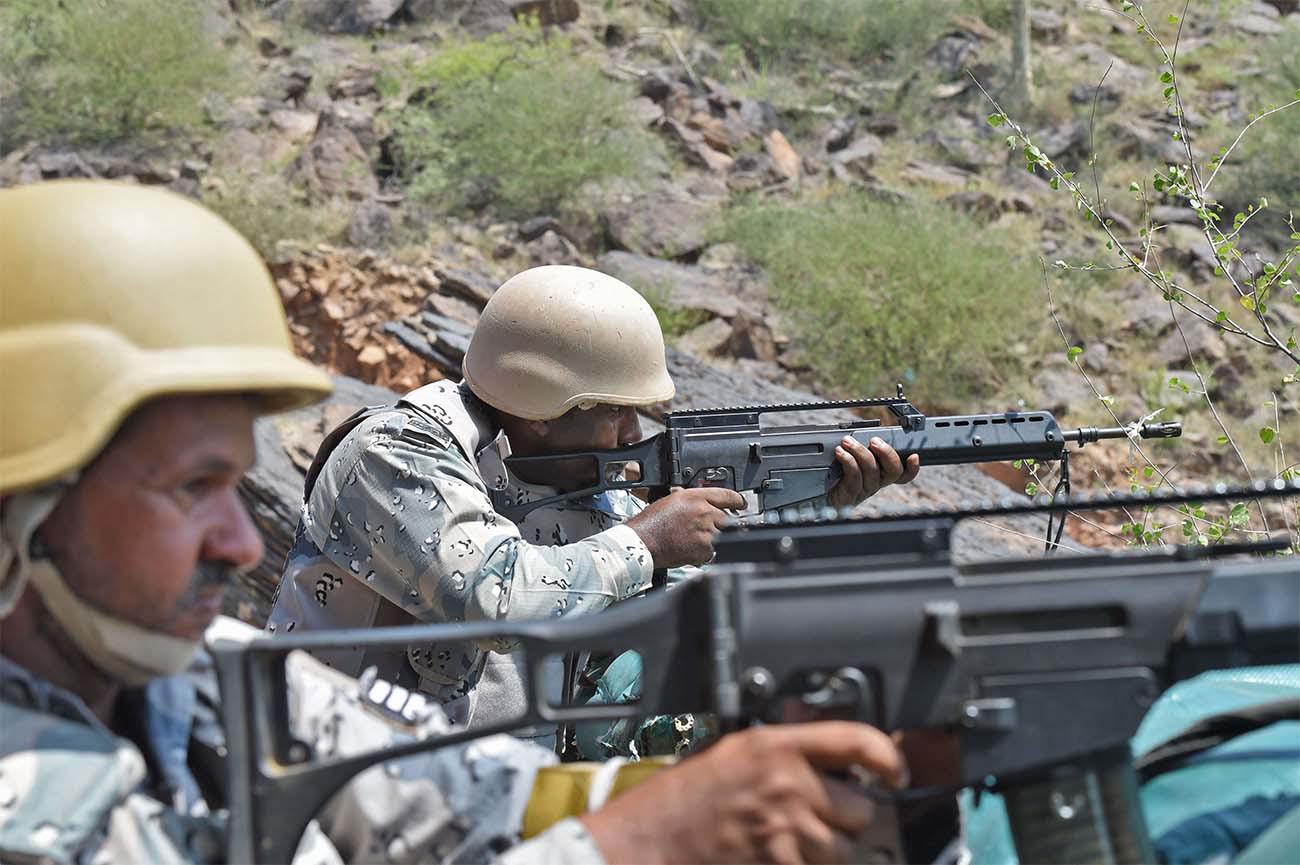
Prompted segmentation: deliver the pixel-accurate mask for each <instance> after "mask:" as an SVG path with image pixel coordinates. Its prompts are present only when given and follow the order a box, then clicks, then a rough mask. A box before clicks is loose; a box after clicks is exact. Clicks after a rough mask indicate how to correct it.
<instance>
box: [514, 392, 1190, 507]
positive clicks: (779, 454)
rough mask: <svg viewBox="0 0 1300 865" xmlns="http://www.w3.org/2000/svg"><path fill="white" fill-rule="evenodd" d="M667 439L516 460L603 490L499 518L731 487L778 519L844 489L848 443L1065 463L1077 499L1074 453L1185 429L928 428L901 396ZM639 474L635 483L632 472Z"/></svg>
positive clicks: (702, 417) (975, 423)
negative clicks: (598, 497) (881, 415)
mask: <svg viewBox="0 0 1300 865" xmlns="http://www.w3.org/2000/svg"><path fill="white" fill-rule="evenodd" d="M851 408H886V409H888V410H889V412H890V413H891V414H892V415H893V416H894V418H895V419H897V421H898V424H897V425H895V426H882V425H881V423H880V421H878V420H865V419H864V420H853V421H841V422H836V423H826V424H800V425H794V426H779V425H767V424H764V423H763V420H764V417H765V416H771V415H774V414H779V413H782V412H809V411H828V410H833V409H851ZM664 427H665V428H664V431H663V432H661V433H659V434H658V435H654V436H651V437H650V438H647V439H646V440H644V441H641V442H638V443H637V444H634V445H629V446H627V447H621V448H612V449H607V450H587V451H573V452H569V453H562V454H548V455H545V456H526V457H510V458H508V459H507V460H506V465H507V466H509V467H511V468H520V467H537V466H541V465H552V466H563V467H565V468H569V467H571V466H573V465H574V464H585V465H586V466H588V467H589V471H588V472H587V476H588V477H592V478H597V479H598V481H597V483H596V484H595V485H593V486H589V487H586V488H584V489H580V490H573V491H569V492H564V493H560V494H557V495H554V496H547V497H545V498H541V499H536V500H534V501H530V502H523V503H518V502H508V501H503V502H496V503H495V504H496V507H497V510H498V511H499V512H500V513H501V514H502V515H504V516H506V517H508V518H509V519H511V520H515V521H518V520H520V519H522V518H523V517H524V516H525V515H526V514H528V513H529V512H530V511H532V510H534V509H536V508H539V507H542V506H544V505H549V504H554V503H556V502H561V501H565V500H567V499H573V498H578V497H582V496H590V495H595V494H597V493H600V492H603V491H605V490H611V489H631V488H648V489H649V490H650V491H651V495H652V497H657V496H660V495H664V494H666V493H667V492H668V490H669V489H670V488H672V487H698V486H707V487H727V488H729V489H733V490H737V491H740V492H747V491H752V492H754V493H756V494H757V497H758V505H759V509H760V510H764V511H767V510H778V509H780V508H784V507H787V506H789V505H793V504H796V503H798V502H803V501H807V500H809V499H813V498H816V497H818V496H823V495H825V494H826V493H828V492H830V490H831V488H832V487H833V486H835V483H836V482H837V481H838V480H839V478H840V475H841V471H840V467H839V464H838V463H837V462H836V461H835V448H836V446H838V445H839V443H840V441H841V440H842V439H843V438H844V437H845V436H852V437H853V438H855V439H857V440H858V441H861V442H863V443H866V442H868V441H870V440H871V439H872V438H874V437H879V438H881V439H883V440H884V441H885V442H886V443H887V444H889V445H890V446H891V447H893V449H894V450H896V451H898V453H899V456H901V457H903V458H904V459H906V458H907V457H908V456H910V455H912V454H919V455H920V457H921V465H923V466H941V465H956V464H959V463H985V462H1000V461H1005V460H1021V459H1032V460H1038V461H1040V462H1045V461H1052V460H1057V461H1061V463H1062V479H1063V481H1064V482H1065V485H1064V487H1063V488H1062V489H1063V491H1064V492H1068V491H1069V485H1068V477H1069V473H1068V460H1069V450H1068V449H1067V445H1069V444H1070V443H1075V444H1078V445H1080V446H1082V445H1084V444H1087V443H1089V442H1095V441H1099V440H1100V439H1119V438H1127V437H1130V436H1132V437H1134V438H1137V437H1141V438H1144V439H1150V438H1174V437H1176V436H1180V435H1182V432H1183V428H1182V424H1180V423H1176V422H1170V423H1144V424H1137V425H1135V426H1133V427H1131V428H1125V427H1103V428H1097V427H1081V428H1079V429H1061V426H1060V424H1058V423H1057V421H1056V418H1055V417H1053V416H1052V413H1051V412H1047V411H1029V412H1019V411H1009V412H1002V413H999V414H973V415H955V416H951V417H932V418H927V417H926V416H925V415H924V414H922V413H921V412H920V411H919V410H917V409H916V408H915V407H914V406H913V405H912V404H911V403H910V402H909V401H908V400H907V398H906V397H905V396H904V395H903V386H902V385H901V384H900V385H898V388H897V394H896V395H895V396H892V397H881V398H877V399H858V400H836V401H830V402H809V403H788V404H780V405H762V406H749V407H737V408H708V409H694V410H690V411H677V412H670V413H668V414H667V415H665V416H664ZM628 466H632V467H634V469H635V471H634V472H632V474H633V475H634V477H629V478H625V477H624V469H625V468H626V467H628Z"/></svg>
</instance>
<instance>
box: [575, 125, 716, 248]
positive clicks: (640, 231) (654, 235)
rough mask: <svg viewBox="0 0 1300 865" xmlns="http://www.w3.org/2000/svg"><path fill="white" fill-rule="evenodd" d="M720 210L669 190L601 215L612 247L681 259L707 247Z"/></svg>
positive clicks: (619, 204)
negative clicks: (714, 221) (710, 230)
mask: <svg viewBox="0 0 1300 865" xmlns="http://www.w3.org/2000/svg"><path fill="white" fill-rule="evenodd" d="M710 149H711V148H710ZM719 155H721V154H719ZM718 208H719V204H718V203H717V202H713V201H710V202H705V201H701V200H700V199H698V198H695V197H694V196H691V195H689V194H686V193H684V192H683V191H682V190H678V189H674V188H672V187H666V188H662V189H660V190H657V191H653V192H650V193H647V194H645V195H643V196H642V197H640V198H636V199H631V200H626V201H618V202H616V203H613V204H607V205H605V206H604V207H603V208H602V209H601V211H600V214H599V216H600V222H601V225H602V226H603V227H604V230H605V234H606V236H607V238H608V241H609V245H610V246H611V247H613V248H615V249H623V250H627V251H629V252H634V253H639V254H641V255H648V256H655V257H657V258H678V257H680V256H684V255H690V254H691V253H694V252H696V251H697V250H699V249H702V248H703V247H704V246H705V244H706V243H707V242H708V232H709V229H710V227H711V226H712V223H713V220H714V219H715V217H716V215H717V212H718Z"/></svg>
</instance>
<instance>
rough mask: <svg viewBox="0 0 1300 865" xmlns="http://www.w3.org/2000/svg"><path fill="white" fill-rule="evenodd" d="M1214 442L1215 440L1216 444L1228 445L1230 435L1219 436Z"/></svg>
mask: <svg viewBox="0 0 1300 865" xmlns="http://www.w3.org/2000/svg"><path fill="white" fill-rule="evenodd" d="M1214 442H1215V444H1221V445H1226V444H1227V443H1228V437H1227V436H1219V437H1218V438H1217V439H1215V440H1214Z"/></svg>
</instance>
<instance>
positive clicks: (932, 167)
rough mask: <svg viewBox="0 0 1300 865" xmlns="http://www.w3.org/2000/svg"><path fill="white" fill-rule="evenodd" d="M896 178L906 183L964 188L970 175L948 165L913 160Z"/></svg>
mask: <svg viewBox="0 0 1300 865" xmlns="http://www.w3.org/2000/svg"><path fill="white" fill-rule="evenodd" d="M898 177H899V179H900V180H903V181H905V182H907V183H915V184H923V185H928V186H937V187H958V188H964V187H965V186H966V181H967V180H968V179H969V178H970V173H969V172H966V171H962V170H961V169H960V168H956V167H953V166H949V165H936V164H935V163H933V162H925V161H923V160H919V159H913V160H910V161H908V163H907V165H906V166H904V167H903V170H902V171H900V172H899V173H898Z"/></svg>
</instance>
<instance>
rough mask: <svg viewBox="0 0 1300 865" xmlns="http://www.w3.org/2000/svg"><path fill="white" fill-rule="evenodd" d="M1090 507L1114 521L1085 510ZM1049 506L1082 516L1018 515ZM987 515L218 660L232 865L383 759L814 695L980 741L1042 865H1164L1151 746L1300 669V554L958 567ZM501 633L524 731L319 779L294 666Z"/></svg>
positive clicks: (768, 549)
mask: <svg viewBox="0 0 1300 865" xmlns="http://www.w3.org/2000/svg"><path fill="white" fill-rule="evenodd" d="M1298 494H1300V483H1294V482H1293V483H1289V484H1287V483H1283V482H1274V483H1272V484H1268V485H1264V484H1257V485H1255V486H1254V487H1252V488H1249V489H1235V490H1229V489H1226V488H1219V489H1217V490H1215V491H1213V492H1208V493H1205V494H1202V495H1198V496H1194V497H1188V496H1172V497H1169V496H1166V497H1153V496H1137V497H1128V498H1123V499H1115V500H1111V501H1109V502H1106V503H1105V504H1104V506H1120V505H1128V504H1132V505H1137V504H1142V503H1148V504H1149V503H1152V502H1156V501H1166V502H1171V503H1172V502H1184V501H1189V500H1195V501H1206V500H1210V499H1228V498H1244V497H1250V496H1255V497H1259V496H1280V495H1298ZM1088 506H1092V507H1100V506H1103V504H1099V503H1097V502H1092V503H1088V502H1084V503H1077V502H1076V503H1071V504H1070V507H1071V508H1076V507H1088ZM1035 507H1036V508H1037V509H1038V510H1040V511H1043V510H1058V509H1060V508H1061V504H1060V503H1049V504H1046V505H1037V506H1034V505H1029V506H1024V505H1021V506H1018V507H1015V508H1011V509H1008V512H1013V513H1024V512H1026V511H1031V510H1033V509H1034V508H1035ZM998 512H999V511H998V510H997V509H994V508H985V509H982V510H978V511H972V512H971V513H981V514H990V513H998ZM966 515H967V513H966V512H952V513H931V514H925V515H921V516H919V517H918V516H913V517H912V518H911V519H897V518H895V519H891V520H886V521H869V520H868V521H853V520H838V521H831V522H818V523H808V524H799V525H762V526H758V527H754V528H748V529H733V530H729V531H727V532H724V534H723V537H722V538H721V539H720V542H719V562H720V564H717V565H715V566H714V567H712V568H711V570H710V573H709V574H708V575H707V576H706V577H703V578H694V579H691V580H688V581H686V582H685V583H683V584H681V585H680V586H678V587H677V588H674V589H673V590H672V591H669V592H657V593H653V594H651V595H650V596H647V597H646V598H643V599H640V600H638V601H636V602H635V603H626V604H619V605H617V606H615V607H613V608H611V609H609V610H607V611H605V612H602V613H600V614H597V615H590V616H579V617H565V618H561V619H551V620H545V621H532V622H521V623H495V622H485V623H475V624H462V625H421V626H412V627H403V628H384V629H373V630H355V631H338V632H315V633H307V634H302V635H297V634H294V635H287V636H277V637H266V636H259V637H255V638H253V639H252V640H251V641H247V642H243V643H236V642H231V641H221V642H218V643H216V644H215V645H213V646H212V647H211V648H212V651H213V655H214V658H215V660H216V663H217V668H218V673H219V675H220V678H221V685H222V694H223V720H224V723H225V727H226V730H227V732H228V734H229V736H230V742H229V748H230V753H231V760H230V767H231V774H232V777H231V783H230V790H231V802H230V809H231V850H230V857H231V858H232V860H234V861H250V862H266V861H287V860H288V859H289V858H290V857H291V856H292V854H293V851H294V849H295V847H296V844H297V841H298V838H299V837H300V836H301V833H302V831H303V829H304V828H305V826H306V824H307V822H308V821H309V820H310V819H311V818H312V817H313V816H314V815H315V814H316V812H317V811H318V810H319V809H320V807H321V806H323V805H324V804H325V803H326V802H327V801H328V799H329V797H330V796H332V795H333V793H334V792H335V791H337V790H338V789H339V788H340V787H341V786H343V784H345V783H346V782H347V781H348V779H350V778H351V777H352V776H353V775H355V774H357V773H358V772H360V771H361V770H362V769H364V768H366V767H367V766H370V765H374V764H375V763H378V762H381V761H387V760H391V759H395V758H399V757H402V756H405V755H409V754H412V753H416V752H419V751H424V750H431V749H433V748H438V747H443V746H446V745H450V744H455V743H457V742H463V741H466V740H467V739H471V738H475V737H478V736H484V735H488V734H491V733H495V732H504V731H507V730H511V729H518V728H522V727H526V726H529V725H531V724H535V723H540V722H550V723H575V722H580V721H592V720H604V721H609V720H615V719H619V718H630V717H639V716H643V715H648V714H680V713H685V712H713V713H716V714H718V715H720V716H721V717H722V718H724V719H726V720H730V721H736V722H746V721H752V720H769V721H770V720H776V719H777V718H779V717H780V716H781V714H782V710H783V708H784V707H785V706H786V705H787V701H790V700H793V701H796V702H799V703H802V704H803V705H804V706H805V707H809V708H816V709H818V710H824V709H826V708H828V707H830V708H835V707H838V708H840V709H841V710H843V711H844V712H846V713H848V714H849V715H851V716H853V717H856V718H858V719H860V720H863V721H867V722H870V723H873V724H876V725H878V726H880V727H882V728H884V729H888V730H892V729H909V728H916V727H935V726H939V727H946V728H949V729H951V730H955V731H957V732H958V733H959V734H960V738H961V744H962V750H961V777H962V778H963V779H965V782H966V783H968V784H970V785H972V786H976V787H977V788H979V787H984V786H987V785H986V779H988V778H990V777H991V778H994V779H996V785H997V789H999V790H1001V791H1002V792H1004V793H1005V794H1006V797H1007V803H1008V812H1009V815H1010V817H1011V821H1012V831H1013V836H1014V837H1015V840H1016V844H1017V847H1018V849H1019V850H1020V855H1021V858H1022V860H1023V861H1044V862H1046V861H1061V862H1068V861H1082V860H1083V859H1085V858H1088V857H1091V856H1093V855H1094V854H1096V855H1103V854H1104V855H1105V856H1107V857H1109V858H1110V859H1111V861H1150V855H1151V851H1150V847H1149V842H1148V841H1147V838H1146V832H1145V827H1144V825H1143V823H1142V818H1141V813H1140V811H1139V810H1138V809H1137V800H1136V792H1135V791H1136V779H1135V776H1134V773H1133V767H1132V761H1131V757H1130V756H1129V754H1128V745H1127V743H1128V740H1129V738H1130V737H1131V736H1132V735H1133V733H1134V731H1135V730H1136V728H1137V725H1138V722H1139V721H1140V719H1141V718H1142V716H1143V714H1144V713H1145V711H1146V709H1147V708H1148V707H1149V706H1150V705H1151V702H1152V701H1153V700H1154V699H1155V698H1156V696H1158V694H1159V693H1160V691H1161V690H1162V689H1163V688H1164V687H1166V686H1168V685H1169V684H1171V683H1172V682H1173V681H1176V680H1178V679H1179V678H1181V677H1184V676H1187V675H1191V674H1193V673H1195V672H1198V671H1200V670H1201V669H1204V668H1207V667H1208V666H1219V665H1233V666H1236V665H1249V664H1260V663H1278V662H1296V661H1300V559H1297V557H1295V556H1278V557H1273V558H1266V559H1256V560H1252V561H1221V560H1217V559H1216V558H1214V557H1213V556H1212V555H1198V554H1196V551H1189V550H1187V549H1186V548H1179V549H1172V550H1171V549H1167V548H1166V549H1163V550H1162V551H1158V552H1144V553H1139V554H1132V553H1126V554H1098V555H1089V556H1079V557H1068V558H1061V557H1058V558H1053V559H1035V560H1028V561H1015V562H995V563H986V564H979V565H967V566H957V565H954V564H953V563H952V562H951V560H950V557H949V555H948V549H947V544H946V537H947V535H948V533H949V531H950V530H951V527H952V524H953V522H954V521H955V520H957V519H960V518H961V517H963V516H966ZM495 638H505V639H509V640H513V641H515V642H517V643H518V646H519V651H521V652H523V653H524V660H525V667H526V669H527V671H528V675H527V677H526V682H525V687H526V690H527V691H528V693H527V695H526V696H527V704H528V708H527V710H526V711H525V712H524V713H523V714H522V715H520V716H519V717H518V718H516V719H513V720H510V721H506V722H502V723H500V724H497V725H494V726H492V727H485V728H482V729H475V730H472V731H466V730H455V731H452V732H451V733H449V734H447V735H444V736H440V737H436V738H430V739H424V740H420V741H412V742H409V743H406V744H402V745H399V746H396V747H392V748H388V749H384V750H382V751H376V752H372V753H367V754H363V755H358V756H356V757H351V758H347V759H343V760H334V761H332V762H315V763H313V762H311V761H310V760H309V759H308V756H307V755H308V754H309V748H308V747H307V744H306V743H300V742H295V741H294V740H293V738H292V736H291V735H290V733H289V718H288V707H287V703H286V700H285V699H284V691H285V679H284V658H285V656H286V655H287V654H288V653H289V652H290V651H293V650H296V649H305V650H311V649H320V648H327V647H330V646H333V645H337V644H339V643H347V644H351V645H357V646H367V647H379V646H400V645H406V644H410V643H423V642H441V641H464V640H484V639H495ZM627 649H632V650H635V651H637V652H638V653H639V654H640V655H641V659H642V664H643V673H642V680H641V686H642V688H641V697H640V700H639V701H638V702H636V703H632V704H622V705H602V706H555V705H550V704H548V703H547V702H546V701H545V700H543V699H540V698H539V695H540V694H542V693H544V689H543V688H542V687H541V683H542V681H543V679H542V675H543V673H542V665H543V663H544V662H545V661H546V660H547V659H548V658H550V657H553V656H556V655H563V654H565V653H568V652H572V651H578V650H596V651H600V650H605V651H609V650H615V651H621V650H627ZM1062 797H1065V798H1064V799H1062ZM1058 800H1061V801H1068V802H1073V803H1076V804H1075V805H1071V806H1070V809H1069V811H1070V815H1069V816H1068V817H1067V816H1063V815H1064V814H1065V811H1063V810H1061V809H1060V808H1057V809H1056V810H1052V807H1051V806H1050V803H1052V802H1056V801H1058ZM1076 805H1077V807H1076ZM1076 818H1077V819H1076ZM1081 857H1082V858H1081Z"/></svg>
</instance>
